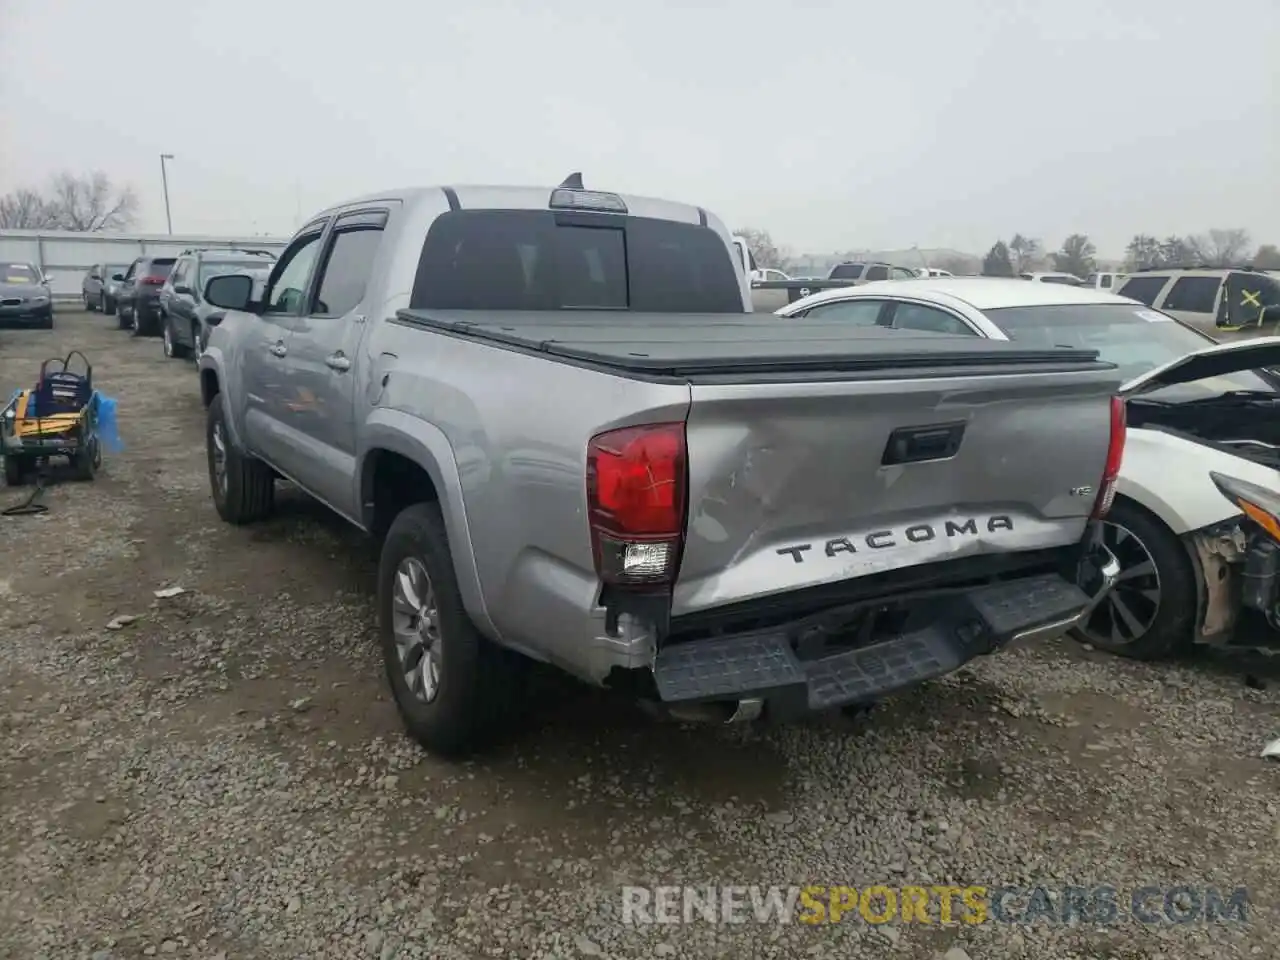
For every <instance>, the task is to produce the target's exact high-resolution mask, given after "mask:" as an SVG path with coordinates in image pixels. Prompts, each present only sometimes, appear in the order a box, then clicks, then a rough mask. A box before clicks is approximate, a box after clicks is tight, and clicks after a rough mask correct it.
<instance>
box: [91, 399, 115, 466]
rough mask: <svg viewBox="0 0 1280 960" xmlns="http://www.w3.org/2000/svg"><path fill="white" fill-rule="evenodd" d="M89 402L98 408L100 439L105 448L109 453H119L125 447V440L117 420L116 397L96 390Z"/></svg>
mask: <svg viewBox="0 0 1280 960" xmlns="http://www.w3.org/2000/svg"><path fill="white" fill-rule="evenodd" d="M89 402H90V403H92V404H93V405H94V406H95V407H96V408H97V414H98V439H99V440H101V441H102V447H103V449H104V450H106V451H107V452H108V453H119V452H120V451H121V450H123V449H124V441H123V440H121V439H120V425H119V423H118V422H117V421H116V401H115V397H108V396H107V395H106V394H104V393H102V392H100V391H98V390H95V391H93V399H92V400H91V401H89Z"/></svg>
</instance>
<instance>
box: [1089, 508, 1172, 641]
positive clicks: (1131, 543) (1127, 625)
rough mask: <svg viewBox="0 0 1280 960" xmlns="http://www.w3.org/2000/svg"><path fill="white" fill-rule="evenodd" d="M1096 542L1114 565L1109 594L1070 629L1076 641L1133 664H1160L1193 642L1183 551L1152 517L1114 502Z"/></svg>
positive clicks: (1170, 533) (1139, 509)
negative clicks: (1115, 571)
mask: <svg viewBox="0 0 1280 960" xmlns="http://www.w3.org/2000/svg"><path fill="white" fill-rule="evenodd" d="M1102 541H1103V544H1104V545H1105V546H1106V547H1107V549H1108V550H1110V551H1111V553H1112V554H1113V555H1114V556H1115V558H1116V560H1118V561H1119V563H1120V576H1119V579H1118V580H1117V581H1116V585H1115V586H1114V587H1113V588H1112V589H1111V592H1110V593H1108V594H1107V596H1106V597H1105V598H1104V599H1103V601H1102V602H1101V603H1099V604H1098V606H1097V608H1096V609H1094V611H1093V612H1092V613H1091V614H1090V615H1089V618H1088V619H1087V620H1086V621H1085V622H1084V624H1083V625H1082V626H1081V627H1079V628H1078V629H1077V630H1076V631H1075V636H1076V638H1077V639H1078V640H1083V641H1085V642H1087V643H1091V644H1093V645H1094V646H1095V647H1098V648H1100V649H1102V650H1106V651H1107V652H1109V653H1114V654H1117V655H1118V656H1122V657H1129V658H1132V659H1134V660H1160V659H1164V658H1166V657H1170V656H1174V655H1176V654H1179V653H1183V652H1185V651H1186V650H1187V649H1188V648H1189V647H1190V646H1191V644H1192V643H1193V638H1194V630H1195V616H1196V603H1197V601H1196V584H1195V571H1194V570H1193V568H1192V566H1191V559H1190V557H1189V556H1188V555H1187V551H1186V548H1185V547H1184V546H1183V545H1182V542H1181V541H1180V540H1179V539H1178V538H1177V537H1176V536H1175V535H1174V533H1173V531H1171V530H1170V529H1169V528H1168V527H1166V526H1165V525H1164V524H1163V523H1161V522H1160V520H1159V519H1157V518H1156V517H1155V516H1154V515H1153V514H1151V513H1149V512H1148V511H1146V510H1145V509H1143V508H1142V507H1140V506H1138V505H1137V504H1136V503H1133V502H1132V501H1129V500H1119V499H1117V500H1116V502H1115V504H1114V506H1112V508H1111V511H1110V513H1108V514H1107V518H1106V520H1104V521H1103V522H1102Z"/></svg>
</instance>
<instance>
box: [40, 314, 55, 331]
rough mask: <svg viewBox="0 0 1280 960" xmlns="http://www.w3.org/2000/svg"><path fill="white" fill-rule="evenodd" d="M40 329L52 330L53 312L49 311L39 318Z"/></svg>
mask: <svg viewBox="0 0 1280 960" xmlns="http://www.w3.org/2000/svg"><path fill="white" fill-rule="evenodd" d="M40 329H41V330H52V329H53V311H52V310H50V311H49V312H48V313H46V314H45V315H44V316H43V317H41V318H40Z"/></svg>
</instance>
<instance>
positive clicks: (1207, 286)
mask: <svg viewBox="0 0 1280 960" xmlns="http://www.w3.org/2000/svg"><path fill="white" fill-rule="evenodd" d="M1220 286H1222V281H1221V280H1220V279H1219V278H1218V277H1180V278H1179V279H1178V280H1177V282H1176V283H1174V285H1173V289H1172V290H1170V291H1169V295H1168V296H1167V297H1165V300H1164V309H1166V310H1183V311H1186V312H1187V313H1213V307H1214V304H1215V302H1216V301H1217V299H1218V288H1219V287H1220Z"/></svg>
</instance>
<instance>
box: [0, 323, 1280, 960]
mask: <svg viewBox="0 0 1280 960" xmlns="http://www.w3.org/2000/svg"><path fill="white" fill-rule="evenodd" d="M71 346H76V347H80V348H81V349H83V350H84V351H85V352H86V353H87V354H88V355H89V357H90V358H91V359H92V360H93V361H94V362H95V364H96V365H97V369H96V374H97V382H98V384H99V386H100V387H101V388H102V389H103V390H104V391H105V392H106V393H108V394H109V395H111V396H114V397H117V398H118V399H119V405H120V424H121V431H122V434H123V437H124V440H125V443H126V446H127V449H126V450H125V451H124V452H123V453H122V454H119V455H117V456H114V457H109V458H108V460H107V463H106V465H105V467H104V470H103V472H102V473H101V474H100V476H99V477H98V479H97V480H96V481H95V482H93V483H91V484H74V483H66V484H62V485H58V486H56V487H54V488H53V489H51V490H50V491H49V492H48V494H47V495H46V502H47V503H48V504H49V507H50V510H49V512H48V513H47V514H45V515H43V516H39V517H19V518H5V517H0V555H2V556H3V557H4V559H5V560H6V563H5V564H4V565H3V567H0V687H2V693H0V731H2V735H0V862H3V863H4V864H5V865H6V869H5V870H4V871H3V873H0V955H3V956H4V957H13V958H21V960H35V958H45V957H48V958H64V957H65V958H88V957H92V958H94V960H106V958H123V957H139V956H152V955H157V956H164V955H172V956H177V957H199V958H215V957H221V958H226V960H240V958H246V960H247V958H294V957H376V958H381V960H389V958H393V957H400V958H407V957H423V958H426V957H433V958H446V960H447V958H462V957H467V958H475V957H563V958H571V957H584V956H585V957H616V958H623V957H652V956H673V957H721V956H723V957H749V956H763V957H796V956H815V957H837V956H839V957H846V956H849V957H851V956H858V957H900V958H912V960H915V958H919V960H929V958H933V957H935V956H938V957H940V956H944V955H945V956H946V957H948V958H949V960H963V958H964V957H969V958H972V960H994V958H1006V957H1009V958H1013V957H1026V958H1033V957H1034V958H1038V960H1066V958H1073V957H1080V958H1085V957H1088V958H1103V957H1109V958H1125V960H1138V958H1149V960H1154V958H1157V957H1164V958H1168V960H1175V958H1176V960H1184V958H1190V957H1215V958H1223V957H1268V956H1270V957H1274V956H1277V955H1280V932H1277V927H1276V921H1277V919H1280V911H1277V909H1276V906H1275V904H1276V893H1277V885H1276V881H1277V875H1278V872H1280V870H1278V867H1277V860H1276V851H1277V847H1278V846H1280V825H1278V823H1277V819H1278V818H1277V812H1278V811H1277V807H1278V805H1280V796H1277V785H1278V784H1280V768H1276V767H1273V766H1270V765H1269V762H1268V761H1263V760H1260V759H1258V758H1257V753H1258V750H1259V748H1260V747H1261V745H1262V743H1263V741H1264V740H1265V739H1267V738H1269V737H1270V736H1272V735H1276V734H1280V708H1278V707H1280V703H1278V700H1277V696H1276V693H1275V692H1274V691H1275V689H1276V684H1277V682H1278V681H1276V680H1275V679H1272V680H1271V681H1270V682H1269V683H1268V684H1267V689H1262V690H1258V689H1252V688H1250V687H1248V686H1246V685H1245V683H1244V682H1243V678H1242V674H1241V668H1240V666H1239V665H1238V664H1237V663H1234V662H1231V661H1227V662H1218V661H1213V662H1209V661H1206V660H1205V658H1200V659H1198V660H1197V661H1196V662H1194V663H1185V664H1178V665H1169V666H1159V667H1147V666H1142V665H1136V664H1131V663H1124V662H1118V661H1116V660H1114V659H1111V658H1108V657H1105V656H1102V655H1101V654H1098V653H1094V652H1091V651H1087V650H1083V649H1081V648H1079V647H1077V646H1076V645H1074V644H1073V643H1069V642H1063V643H1055V644H1051V645H1047V646H1044V647H1041V648H1038V649H1032V650H1027V651H1019V652H1011V653H1006V654H1003V655H1001V656H998V657H994V658H991V659H990V660H988V661H987V662H984V663H981V664H979V665H978V666H977V667H976V668H975V669H971V670H965V671H963V672H962V673H961V674H959V675H957V676H955V677H952V678H949V679H948V680H946V681H944V682H938V683H934V684H932V685H930V686H929V687H927V688H926V689H924V690H923V691H920V692H919V693H917V694H915V695H913V696H911V697H909V698H905V699H903V700H900V701H897V702H892V703H888V704H885V705H883V706H882V707H881V708H880V709H879V710H877V711H876V712H875V713H873V714H872V715H871V716H870V717H869V718H866V719H864V720H861V721H859V722H857V723H852V722H850V721H845V720H841V721H839V722H837V721H828V720H823V721H815V722H813V723H810V724H807V725H804V726H796V727H789V728H746V729H739V728H717V729H712V728H705V727H703V728H685V727H680V726H674V725H658V724H655V723H653V722H651V721H649V720H647V719H644V718H643V717H642V716H640V715H639V714H638V712H637V711H635V710H634V709H633V708H631V707H630V706H629V705H627V704H622V703H617V702H614V701H611V700H609V699H607V698H605V697H603V696H599V695H597V694H595V693H593V692H589V691H586V690H582V691H578V690H576V689H572V688H571V689H569V690H567V691H566V692H565V693H564V694H563V695H558V696H557V697H556V698H554V702H549V703H547V704H546V705H545V706H544V707H543V708H542V709H541V710H540V711H539V712H538V715H537V722H536V723H534V724H531V725H530V726H529V728H528V729H522V730H519V731H513V732H512V737H511V742H510V743H509V744H508V745H506V746H504V747H503V748H501V749H500V750H499V751H498V752H497V753H495V754H493V755H491V756H489V757H487V758H485V759H484V760H482V761H477V762H475V763H473V764H468V765H463V766H450V765H446V764H443V763H441V762H437V761H434V760H432V759H429V758H427V757H425V756H424V755H423V754H422V753H421V752H420V751H419V750H418V749H417V748H416V747H415V746H414V745H413V744H411V743H409V742H408V741H406V740H405V739H404V738H403V737H402V735H401V733H400V729H399V726H398V723H397V719H396V716H395V713H394V710H393V708H392V706H391V703H390V701H389V699H388V696H387V694H386V692H385V690H384V687H383V682H382V678H381V674H380V666H379V664H378V662H377V660H376V658H375V650H374V644H373V641H372V637H371V632H370V628H371V625H372V623H373V610H372V606H371V601H370V585H371V580H372V574H373V561H372V558H371V556H370V553H369V550H368V548H367V547H366V545H365V544H364V543H363V542H362V541H361V539H360V538H359V537H358V536H357V535H355V534H353V533H352V532H350V531H348V530H346V529H344V528H343V527H342V525H341V524H339V523H337V522H335V521H333V520H331V519H330V518H329V517H327V516H326V515H325V513H324V512H323V511H321V510H319V509H317V508H315V507H313V506H312V505H310V504H309V503H308V502H307V501H306V500H305V499H303V498H301V497H298V496H296V495H293V496H290V495H284V496H282V497H281V501H282V503H281V509H280V512H279V515H278V516H277V517H276V518H275V519H273V520H272V521H271V522H269V523H266V524H263V525H262V526H259V527H256V528H252V529H233V528H231V527H229V526H226V525H224V524H222V523H221V522H220V521H219V520H218V518H217V516H216V514H215V513H214V510H213V507H212V504H211V502H210V499H209V495H208V481H207V477H206V472H205V460H204V440H203V436H204V433H203V413H202V410H201V408H200V403H199V399H198V392H197V386H196V377H195V373H194V371H193V368H192V366H191V365H190V364H189V363H186V362H182V361H166V360H164V359H163V358H162V356H161V351H160V345H159V342H158V341H156V340H148V339H142V340H138V339H132V338H130V337H129V335H128V334H125V333H120V332H118V331H116V330H115V329H114V321H113V319H111V318H104V317H101V316H99V315H96V314H90V315H84V314H79V313H61V314H59V316H58V320H57V329H56V330H55V331H53V332H52V333H50V332H45V331H17V332H15V331H7V330H6V331H0V394H2V395H3V396H4V397H7V396H8V395H9V392H10V391H11V390H12V389H14V388H15V387H16V386H18V385H19V384H29V383H30V382H32V381H33V380H34V377H35V373H36V369H37V365H38V362H39V361H40V359H42V358H43V357H46V356H49V355H54V354H59V353H62V352H64V351H65V350H66V349H68V348H69V347H71ZM18 498H19V492H18V491H13V490H4V489H0V506H7V505H9V504H11V503H13V502H15V501H16V500H17V499H18ZM168 586H181V587H183V588H185V590H186V592H185V593H183V594H182V595H180V596H177V597H175V598H173V599H167V600H158V599H156V598H155V596H154V591H156V590H159V589H161V588H164V587H168ZM121 615H129V616H134V617H137V618H138V619H137V620H136V621H135V622H133V623H132V624H130V625H128V626H125V627H123V628H122V629H116V630H112V629H108V623H109V622H110V621H112V619H113V618H115V617H118V616H121ZM664 883H665V884H677V883H680V884H780V885H791V884H826V885H831V884H852V885H856V886H859V887H861V886H863V885H866V884H879V883H883V884H889V885H894V886H900V885H907V884H920V885H925V886H929V885H931V884H946V883H958V884H978V885H985V886H988V887H995V886H1000V885H1006V884H1014V885H1024V886H1030V885H1036V884H1040V885H1044V886H1046V887H1050V888H1052V889H1054V890H1058V889H1060V888H1061V887H1062V886H1063V885H1065V884H1082V885H1090V886H1092V885H1098V884H1106V885H1111V886H1114V887H1116V888H1118V890H1119V891H1120V893H1119V901H1120V905H1121V908H1122V909H1121V913H1122V914H1127V913H1128V909H1127V908H1128V904H1129V902H1130V901H1129V894H1130V892H1131V891H1133V890H1135V889H1138V888H1141V887H1143V886H1147V885H1154V886H1168V885H1173V884H1187V885H1190V886H1192V887H1197V888H1200V887H1203V886H1204V885H1214V886H1217V887H1218V888H1220V889H1222V890H1223V891H1225V892H1229V891H1230V890H1232V889H1234V888H1236V887H1239V886H1247V887H1248V888H1249V894H1250V902H1251V905H1250V908H1249V912H1248V919H1247V922H1245V923H1240V922H1232V921H1228V922H1216V923H1206V922H1204V921H1203V920H1200V919H1195V918H1193V919H1192V920H1191V921H1190V922H1186V923H1173V922H1171V921H1169V920H1167V919H1162V920H1161V922H1159V923H1150V924H1142V923H1137V922H1135V921H1133V920H1132V919H1128V920H1125V919H1122V920H1121V921H1119V922H1116V923H1114V924H1110V925H1105V926H1099V925H1097V924H1093V925H1086V924H1076V925H1067V924H1063V923H1055V922H1052V921H1051V920H1047V919H1040V920H1039V921H1037V922H1036V923H1033V924H1030V925H1017V924H1011V923H1000V922H990V923H985V924H981V925H972V924H966V923H961V924H952V925H941V924H938V923H932V924H927V925H925V924H919V923H916V924H898V923H891V924H888V925H884V926H875V925H872V924H870V923H867V922H866V921H865V920H863V919H861V918H860V917H858V915H857V913H856V911H855V913H854V914H853V915H851V916H850V917H848V918H846V920H845V922H843V923H841V924H839V925H821V926H807V925H804V924H799V923H788V924H786V925H779V924H760V923H755V922H746V923H737V924H712V923H709V922H707V921H705V920H702V919H696V918H695V920H694V922H693V923H691V924H688V925H678V926H677V925H669V924H658V925H638V926H637V925H624V924H623V923H622V922H621V914H622V894H621V888H622V886H623V885H625V884H644V885H653V884H664ZM1178 902H1180V903H1184V904H1185V901H1178ZM1152 903H1153V904H1154V905H1155V906H1156V907H1157V908H1158V907H1159V904H1160V900H1159V898H1158V897H1157V898H1156V899H1155V900H1153V901H1152ZM1015 909H1016V908H1015ZM1019 916H1021V915H1020V914H1018V913H1016V912H1015V913H1014V914H1013V917H1014V919H1017V918H1018V917H1019Z"/></svg>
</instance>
